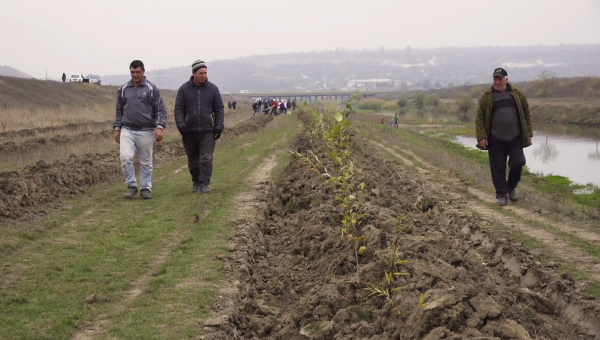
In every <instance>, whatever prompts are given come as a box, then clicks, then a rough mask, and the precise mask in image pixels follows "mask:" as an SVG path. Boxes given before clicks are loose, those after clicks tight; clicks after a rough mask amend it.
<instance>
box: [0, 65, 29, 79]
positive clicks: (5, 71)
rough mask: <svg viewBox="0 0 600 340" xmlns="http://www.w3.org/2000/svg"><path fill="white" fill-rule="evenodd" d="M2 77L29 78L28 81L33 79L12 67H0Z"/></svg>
mask: <svg viewBox="0 0 600 340" xmlns="http://www.w3.org/2000/svg"><path fill="white" fill-rule="evenodd" d="M0 76H7V77H17V78H28V79H30V78H33V77H32V76H30V75H28V74H27V73H24V72H21V71H19V70H17V69H14V68H12V67H10V66H0Z"/></svg>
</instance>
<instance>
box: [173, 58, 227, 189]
mask: <svg viewBox="0 0 600 340" xmlns="http://www.w3.org/2000/svg"><path fill="white" fill-rule="evenodd" d="M207 74H208V72H207V67H206V63H205V62H204V61H202V60H196V61H194V62H193V63H192V76H191V77H190V80H189V81H187V82H186V83H184V84H183V85H181V87H180V88H179V90H178V91H177V99H176V100H175V123H176V124H177V129H178V130H179V133H180V134H181V136H182V138H183V146H184V148H185V152H186V154H187V157H188V168H189V170H190V174H191V175H192V182H193V190H192V192H197V193H201V194H205V193H208V192H209V191H210V188H209V185H210V178H211V177H212V172H213V153H214V151H215V144H216V143H215V141H216V140H217V139H219V137H221V132H223V128H224V124H225V114H224V113H225V111H224V105H223V100H222V99H221V93H220V92H219V88H218V87H217V86H216V85H215V84H213V83H211V82H209V81H208V75H207Z"/></svg>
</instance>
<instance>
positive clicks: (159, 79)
mask: <svg viewBox="0 0 600 340" xmlns="http://www.w3.org/2000/svg"><path fill="white" fill-rule="evenodd" d="M163 76H164V72H163V71H162V69H161V68H160V65H158V69H157V70H156V85H157V86H158V88H161V87H162V86H163V80H164V77H163Z"/></svg>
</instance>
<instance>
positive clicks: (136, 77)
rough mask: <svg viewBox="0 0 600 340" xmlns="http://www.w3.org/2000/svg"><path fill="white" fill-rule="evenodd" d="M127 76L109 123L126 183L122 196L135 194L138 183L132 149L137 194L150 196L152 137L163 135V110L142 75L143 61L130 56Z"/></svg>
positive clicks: (156, 89)
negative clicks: (137, 162) (128, 75)
mask: <svg viewBox="0 0 600 340" xmlns="http://www.w3.org/2000/svg"><path fill="white" fill-rule="evenodd" d="M129 71H130V73H131V80H130V81H128V82H127V83H125V84H124V85H123V86H121V88H119V90H118V91H117V116H116V118H115V122H114V123H113V128H114V130H115V141H116V142H117V143H119V144H120V148H119V149H120V150H119V151H120V159H121V169H122V170H123V176H124V177H125V182H126V183H127V192H125V195H124V197H125V198H128V199H131V198H134V197H135V196H136V195H137V192H138V186H137V179H136V177H135V169H134V167H133V158H134V157H135V154H136V151H137V154H138V155H139V158H140V181H141V183H140V184H141V191H140V195H141V196H142V198H143V199H151V198H152V170H153V160H152V150H153V147H154V141H155V140H156V141H157V142H160V141H161V140H162V139H163V130H164V128H165V127H166V126H167V110H166V109H165V105H164V103H163V100H162V97H161V96H160V92H159V91H158V88H157V87H156V86H154V84H152V83H151V82H150V81H148V80H146V77H144V72H145V70H144V63H142V62H141V61H139V60H134V61H132V62H131V65H129Z"/></svg>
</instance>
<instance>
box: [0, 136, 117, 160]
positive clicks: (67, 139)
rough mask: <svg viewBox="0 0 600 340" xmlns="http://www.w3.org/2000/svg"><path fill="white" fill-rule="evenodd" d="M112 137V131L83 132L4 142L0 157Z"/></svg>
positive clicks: (1, 145) (0, 145)
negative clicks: (19, 141) (18, 141)
mask: <svg viewBox="0 0 600 340" xmlns="http://www.w3.org/2000/svg"><path fill="white" fill-rule="evenodd" d="M112 135H113V132H112V131H110V130H106V131H102V132H98V133H92V132H85V133H79V134H75V135H55V136H52V137H49V138H46V137H42V138H31V139H28V140H26V141H24V142H22V143H15V142H6V143H2V144H0V155H2V154H21V153H24V152H32V151H33V150H36V149H37V148H40V147H46V146H50V145H57V144H67V143H78V142H81V141H89V140H96V139H97V138H107V137H111V136H112Z"/></svg>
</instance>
